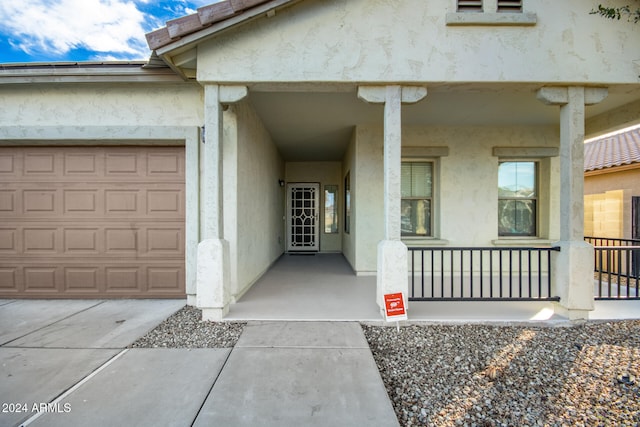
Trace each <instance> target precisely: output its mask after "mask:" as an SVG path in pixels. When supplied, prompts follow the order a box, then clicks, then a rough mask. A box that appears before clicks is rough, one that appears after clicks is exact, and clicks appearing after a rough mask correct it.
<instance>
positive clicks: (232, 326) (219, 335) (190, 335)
mask: <svg viewBox="0 0 640 427" xmlns="http://www.w3.org/2000/svg"><path fill="white" fill-rule="evenodd" d="M201 319H202V311H201V310H199V309H197V308H195V307H191V306H185V307H183V308H182V309H180V310H178V311H177V312H176V313H174V314H173V315H171V316H169V317H168V318H167V319H165V320H164V321H163V322H162V323H161V324H159V325H158V326H156V327H155V328H154V329H153V330H151V331H150V332H149V333H147V334H146V335H144V336H142V337H140V338H139V339H138V340H136V341H135V342H134V343H133V344H131V345H130V346H129V347H144V348H156V347H166V348H230V347H233V346H235V345H236V342H238V338H240V334H241V333H242V330H243V329H244V325H245V323H242V322H202V321H201Z"/></svg>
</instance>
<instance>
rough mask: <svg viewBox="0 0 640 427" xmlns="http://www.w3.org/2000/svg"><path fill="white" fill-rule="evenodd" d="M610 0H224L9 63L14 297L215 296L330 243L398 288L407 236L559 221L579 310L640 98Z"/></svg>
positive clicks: (5, 170) (209, 307)
mask: <svg viewBox="0 0 640 427" xmlns="http://www.w3.org/2000/svg"><path fill="white" fill-rule="evenodd" d="M596 3H597V2H585V1H584V0H565V1H562V2H558V1H556V0H522V1H501V0H475V1H466V0H465V1H462V0H458V1H456V0H407V1H371V0H348V1H347V0H327V1H313V0H303V1H300V0H270V1H264V0H262V1H260V0H227V1H222V2H219V3H215V4H212V5H210V6H205V7H202V8H200V9H199V10H198V13H197V14H194V15H190V16H186V17H184V18H180V19H176V20H173V21H170V22H168V23H167V25H166V27H163V28H161V29H159V30H157V31H154V32H153V33H150V34H147V39H148V42H149V46H150V48H151V50H152V51H153V54H152V55H151V58H150V60H149V61H148V63H77V64H13V65H12V64H7V65H4V66H0V145H2V147H0V180H1V181H0V218H1V220H2V225H0V297H57V298H60V297H82V298H87V297H105V296H106V297H109V296H114V297H123V296H131V297H162V296H166V297H174V296H180V295H184V294H185V293H186V295H187V298H188V302H189V303H190V304H196V305H197V306H199V307H201V308H202V309H203V316H204V317H205V318H209V319H219V318H222V317H223V316H224V315H225V313H226V312H227V310H228V308H229V305H230V304H232V303H234V302H235V301H236V300H237V299H238V298H240V297H241V296H242V294H243V293H244V292H246V291H247V290H248V289H249V288H250V287H251V285H252V284H253V283H254V282H255V281H256V280H257V279H258V278H259V277H260V276H261V275H262V274H263V273H264V272H265V271H266V270H267V269H268V268H269V266H270V265H271V264H272V263H273V262H274V261H275V260H276V259H277V258H278V257H279V256H280V255H281V254H283V253H284V252H293V251H320V252H341V253H342V254H344V256H345V258H346V259H347V261H348V262H349V263H350V265H351V266H352V268H353V270H354V272H355V274H363V275H364V274H369V275H374V274H375V275H377V289H378V297H377V298H378V300H377V302H378V303H379V304H381V299H382V295H383V294H385V293H390V292H400V291H402V292H405V294H406V292H407V286H408V285H407V273H408V271H407V270H408V268H409V267H408V262H407V246H427V247H428V246H431V247H434V246H436V247H486V246H490V247H505V246H507V247H508V246H530V247H534V246H536V247H537V246H550V245H552V244H554V245H557V246H559V247H560V251H559V252H557V253H554V259H553V263H554V270H553V272H554V277H553V286H554V293H555V295H557V296H558V297H559V298H560V302H559V306H558V307H559V310H560V312H561V313H562V314H565V315H568V316H569V317H571V318H584V317H586V316H587V314H588V311H589V310H591V309H592V308H593V295H592V294H593V287H592V280H593V248H592V247H591V246H590V245H587V244H585V243H584V242H583V186H582V182H583V181H582V177H583V140H584V136H585V133H586V134H597V133H602V132H605V131H607V130H611V129H613V128H618V127H620V126H622V125H624V124H626V123H628V122H629V121H631V120H633V118H637V117H639V116H640V80H639V79H638V74H639V73H640V70H639V69H638V66H637V61H636V60H637V59H639V58H636V57H634V56H631V54H630V53H631V52H640V26H638V25H633V24H631V23H629V24H626V23H624V22H621V23H612V22H610V21H607V20H604V19H602V18H600V17H597V16H594V15H590V14H589V11H590V10H591V8H592V7H594V6H596ZM324 207H326V210H323V208H324Z"/></svg>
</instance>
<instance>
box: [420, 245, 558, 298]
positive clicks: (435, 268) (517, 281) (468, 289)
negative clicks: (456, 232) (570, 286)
mask: <svg viewBox="0 0 640 427" xmlns="http://www.w3.org/2000/svg"><path fill="white" fill-rule="evenodd" d="M408 249H409V261H410V267H409V268H410V279H409V300H410V301H559V300H560V298H559V297H557V296H552V293H551V264H552V262H551V253H552V252H553V251H559V250H560V248H558V247H505V248H501V247H457V248H456V247H410V248H408Z"/></svg>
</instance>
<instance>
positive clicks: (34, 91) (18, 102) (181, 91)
mask: <svg viewBox="0 0 640 427" xmlns="http://www.w3.org/2000/svg"><path fill="white" fill-rule="evenodd" d="M202 123H203V100H202V88H201V87H200V86H199V85H196V84H180V85H174V84H166V85H165V84H153V85H152V84H86V85H83V84H74V85H71V84H60V85H52V84H49V85H19V86H7V85H4V86H2V87H1V88H0V126H34V125H35V126H109V125H114V126H115V125H117V126H123V127H125V126H130V127H136V126H152V125H155V126H202ZM105 137H107V138H108V137H109V135H105Z"/></svg>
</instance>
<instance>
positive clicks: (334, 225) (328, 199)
mask: <svg viewBox="0 0 640 427" xmlns="http://www.w3.org/2000/svg"><path fill="white" fill-rule="evenodd" d="M324 232H325V233H327V234H333V233H337V232H338V186H337V185H325V186H324Z"/></svg>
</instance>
